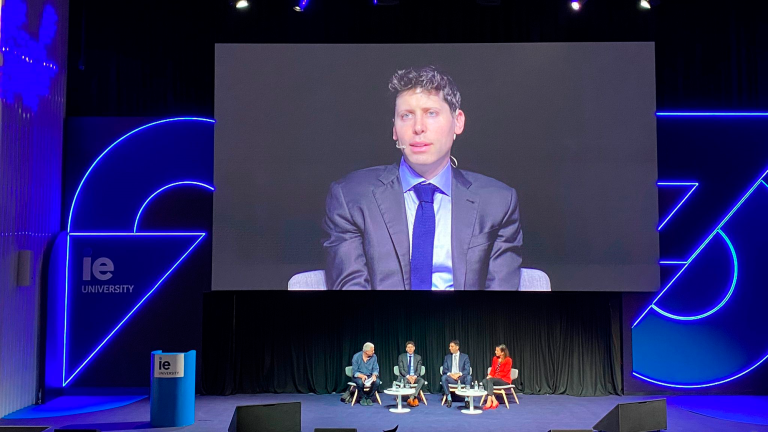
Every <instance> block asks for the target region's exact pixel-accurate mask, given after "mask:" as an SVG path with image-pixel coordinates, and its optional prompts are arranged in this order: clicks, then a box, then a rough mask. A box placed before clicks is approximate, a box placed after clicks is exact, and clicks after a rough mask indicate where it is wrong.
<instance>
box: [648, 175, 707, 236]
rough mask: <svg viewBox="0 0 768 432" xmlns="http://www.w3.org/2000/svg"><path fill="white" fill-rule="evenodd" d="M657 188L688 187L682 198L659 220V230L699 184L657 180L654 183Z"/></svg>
mask: <svg viewBox="0 0 768 432" xmlns="http://www.w3.org/2000/svg"><path fill="white" fill-rule="evenodd" d="M656 185H657V186H659V188H685V189H688V193H686V194H685V195H683V198H682V199H681V200H680V202H678V203H677V205H675V206H674V207H672V210H671V211H670V212H669V214H668V215H666V216H664V217H663V218H662V219H661V221H660V222H659V227H658V228H657V230H658V231H661V229H662V228H664V225H666V224H667V222H669V220H670V219H672V216H674V215H675V213H676V212H677V211H678V210H679V209H680V207H682V206H683V203H685V201H686V200H687V199H688V197H690V196H691V194H692V193H693V191H694V190H695V189H696V187H698V186H699V184H698V183H694V182H658V183H656Z"/></svg>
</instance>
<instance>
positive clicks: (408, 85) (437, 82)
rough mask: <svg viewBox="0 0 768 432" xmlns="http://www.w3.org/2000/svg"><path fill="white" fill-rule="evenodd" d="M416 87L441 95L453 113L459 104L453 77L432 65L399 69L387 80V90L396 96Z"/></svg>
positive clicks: (457, 90)
mask: <svg viewBox="0 0 768 432" xmlns="http://www.w3.org/2000/svg"><path fill="white" fill-rule="evenodd" d="M413 89H416V90H417V91H418V90H420V91H425V90H426V91H435V92H440V93H441V94H442V95H443V100H445V103H447V104H448V107H449V108H450V109H451V114H453V115H455V114H456V112H458V111H459V107H460V106H461V95H460V94H459V89H458V88H457V87H456V84H454V82H453V79H452V78H451V77H450V76H448V75H446V74H445V73H442V72H440V71H439V70H437V68H435V67H434V66H425V67H423V68H419V69H414V68H409V69H405V70H399V71H397V72H396V73H395V74H394V75H392V78H391V79H390V80H389V91H390V92H391V93H392V94H393V95H394V97H395V98H397V96H398V95H400V93H403V92H406V91H408V90H413Z"/></svg>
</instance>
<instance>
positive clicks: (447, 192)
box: [323, 67, 523, 291]
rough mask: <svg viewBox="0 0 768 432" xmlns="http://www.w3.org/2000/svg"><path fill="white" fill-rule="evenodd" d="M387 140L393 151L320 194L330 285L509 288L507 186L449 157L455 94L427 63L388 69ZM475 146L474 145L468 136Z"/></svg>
mask: <svg viewBox="0 0 768 432" xmlns="http://www.w3.org/2000/svg"><path fill="white" fill-rule="evenodd" d="M389 89H390V91H391V93H392V95H393V96H394V99H395V103H394V107H393V108H394V117H393V120H392V122H393V125H392V139H393V140H394V141H395V145H394V146H393V147H396V148H397V149H398V152H399V153H400V154H399V156H400V157H399V158H398V159H399V160H398V161H397V162H396V163H394V164H392V165H388V166H378V167H372V168H367V169H363V170H359V171H355V172H353V173H351V174H348V175H347V176H346V177H344V178H342V179H341V180H339V181H337V182H334V183H333V184H332V185H331V189H330V191H329V193H328V198H327V200H326V216H325V219H324V222H323V228H324V230H325V231H326V234H327V235H326V236H325V239H324V242H323V248H324V250H325V255H326V272H325V274H326V286H327V287H328V289H330V290H340V289H357V290H434V291H453V290H456V291H461V290H511V291H515V290H518V289H519V286H520V264H521V261H522V256H521V247H522V244H523V233H522V228H521V225H520V211H519V208H518V207H519V206H518V197H517V192H516V191H515V190H514V189H512V188H511V187H509V186H507V185H505V184H504V183H502V182H500V181H497V180H494V179H492V178H490V177H486V176H484V175H481V174H477V173H473V172H470V171H464V170H460V169H458V168H456V166H455V165H456V163H455V159H454V166H452V165H451V163H450V162H451V148H452V146H453V142H454V140H455V139H456V136H457V135H460V134H461V133H462V131H463V130H464V122H465V115H464V112H463V111H462V110H461V109H460V108H459V106H460V103H461V96H460V95H459V90H458V88H457V87H456V85H455V84H454V82H453V80H452V79H451V78H450V77H449V76H448V75H446V74H444V73H442V72H440V71H438V70H436V69H435V68H433V67H425V68H421V69H407V70H401V71H398V72H397V73H396V74H395V75H394V76H393V77H392V79H391V81H390V83H389ZM477 145H482V143H478V144H477Z"/></svg>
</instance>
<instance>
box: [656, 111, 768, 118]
mask: <svg viewBox="0 0 768 432" xmlns="http://www.w3.org/2000/svg"><path fill="white" fill-rule="evenodd" d="M656 115H657V116H659V117H664V116H679V117H698V116H727V117H763V116H768V112H743V113H739V112H657V113H656Z"/></svg>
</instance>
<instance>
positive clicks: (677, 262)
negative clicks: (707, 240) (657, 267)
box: [659, 261, 688, 264]
mask: <svg viewBox="0 0 768 432" xmlns="http://www.w3.org/2000/svg"><path fill="white" fill-rule="evenodd" d="M659 264H688V262H687V261H659Z"/></svg>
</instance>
